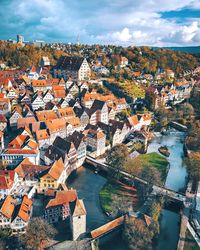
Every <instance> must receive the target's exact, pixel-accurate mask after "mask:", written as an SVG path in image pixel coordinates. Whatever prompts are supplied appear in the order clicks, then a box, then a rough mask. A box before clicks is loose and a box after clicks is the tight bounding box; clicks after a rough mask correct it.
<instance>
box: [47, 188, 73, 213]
mask: <svg viewBox="0 0 200 250" xmlns="http://www.w3.org/2000/svg"><path fill="white" fill-rule="evenodd" d="M76 199H77V193H76V190H73V189H71V190H62V191H57V192H56V196H55V198H53V199H51V200H50V201H49V202H48V204H47V206H46V208H49V207H55V206H60V205H68V204H69V203H70V202H73V201H75V200H76Z"/></svg>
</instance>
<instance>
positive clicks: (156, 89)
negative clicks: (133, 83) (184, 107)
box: [146, 81, 195, 109]
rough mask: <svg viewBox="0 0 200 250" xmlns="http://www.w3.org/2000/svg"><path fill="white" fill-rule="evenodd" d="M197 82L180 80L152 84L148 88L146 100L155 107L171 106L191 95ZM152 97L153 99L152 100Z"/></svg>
mask: <svg viewBox="0 0 200 250" xmlns="http://www.w3.org/2000/svg"><path fill="white" fill-rule="evenodd" d="M194 84H195V82H187V81H178V82H176V83H175V84H164V85H151V86H150V87H149V88H148V89H147V90H146V100H147V102H148V101H150V105H149V106H152V108H153V109H157V108H159V107H161V106H165V107H166V108H170V106H171V104H174V105H176V104H178V103H181V102H183V101H184V100H185V99H188V98H189V97H190V93H191V91H192V89H193V86H194ZM150 99H151V100H150Z"/></svg>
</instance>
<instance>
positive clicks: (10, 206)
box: [0, 195, 17, 219]
mask: <svg viewBox="0 0 200 250" xmlns="http://www.w3.org/2000/svg"><path fill="white" fill-rule="evenodd" d="M16 205H17V201H16V200H15V199H13V198H12V197H11V196H10V195H8V196H7V197H6V199H5V200H4V201H3V204H2V206H1V209H0V212H1V213H2V214H3V215H4V216H5V217H7V218H8V219H11V217H12V215H13V212H14V209H15V206H16Z"/></svg>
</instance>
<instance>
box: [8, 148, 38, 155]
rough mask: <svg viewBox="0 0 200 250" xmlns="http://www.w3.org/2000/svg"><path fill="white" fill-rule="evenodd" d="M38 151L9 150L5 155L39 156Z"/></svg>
mask: <svg viewBox="0 0 200 250" xmlns="http://www.w3.org/2000/svg"><path fill="white" fill-rule="evenodd" d="M38 152H39V151H38V150H33V149H7V150H6V151H5V152H4V153H5V154H10V155H12V154H14V155H31V154H33V155H34V154H38Z"/></svg>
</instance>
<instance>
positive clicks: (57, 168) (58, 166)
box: [48, 158, 65, 180]
mask: <svg viewBox="0 0 200 250" xmlns="http://www.w3.org/2000/svg"><path fill="white" fill-rule="evenodd" d="M64 168H65V167H64V163H63V160H62V158H60V159H59V160H57V161H55V162H54V164H53V165H52V167H51V168H50V170H49V172H48V175H50V176H51V177H52V178H53V179H54V180H58V179H59V177H60V175H61V174H62V172H63V171H64Z"/></svg>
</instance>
